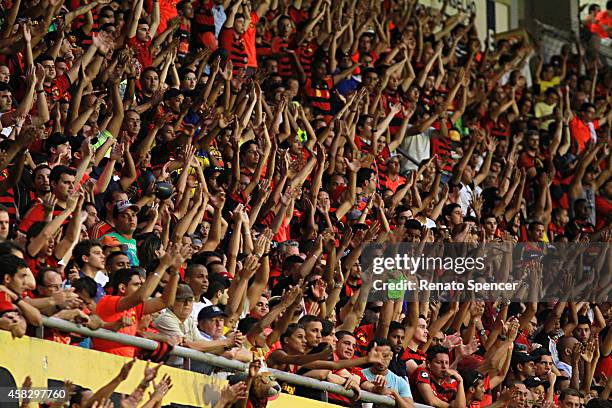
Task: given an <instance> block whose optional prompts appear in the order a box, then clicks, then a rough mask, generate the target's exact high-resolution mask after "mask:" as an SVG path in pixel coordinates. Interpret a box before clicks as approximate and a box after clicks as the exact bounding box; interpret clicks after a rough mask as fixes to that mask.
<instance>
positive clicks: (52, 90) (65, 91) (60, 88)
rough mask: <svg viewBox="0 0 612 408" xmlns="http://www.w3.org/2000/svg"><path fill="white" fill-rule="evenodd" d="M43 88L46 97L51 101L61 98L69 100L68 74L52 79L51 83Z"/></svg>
mask: <svg viewBox="0 0 612 408" xmlns="http://www.w3.org/2000/svg"><path fill="white" fill-rule="evenodd" d="M44 88H45V93H46V94H47V97H48V98H49V99H50V100H51V101H53V102H57V101H59V100H62V99H63V100H66V101H70V93H69V91H70V78H68V74H64V75H62V76H60V77H57V78H55V79H53V80H52V81H51V85H49V86H45V87H44Z"/></svg>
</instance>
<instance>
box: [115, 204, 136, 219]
mask: <svg viewBox="0 0 612 408" xmlns="http://www.w3.org/2000/svg"><path fill="white" fill-rule="evenodd" d="M127 210H132V211H134V212H135V213H137V212H138V211H140V208H138V206H137V205H136V204H132V203H130V202H129V201H119V202H117V203H116V204H115V206H114V207H113V217H115V218H117V216H118V215H119V214H122V213H124V212H126V211H127Z"/></svg>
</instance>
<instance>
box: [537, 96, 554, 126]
mask: <svg viewBox="0 0 612 408" xmlns="http://www.w3.org/2000/svg"><path fill="white" fill-rule="evenodd" d="M556 106H557V104H552V105H548V104H547V103H546V102H538V103H536V106H535V108H534V110H535V116H536V118H541V117H543V116H548V115H552V114H553V113H554V111H555V107H556ZM554 121H555V120H554V119H549V120H546V121H544V122H542V123H541V124H540V129H543V130H548V126H550V124H551V123H553V122H554Z"/></svg>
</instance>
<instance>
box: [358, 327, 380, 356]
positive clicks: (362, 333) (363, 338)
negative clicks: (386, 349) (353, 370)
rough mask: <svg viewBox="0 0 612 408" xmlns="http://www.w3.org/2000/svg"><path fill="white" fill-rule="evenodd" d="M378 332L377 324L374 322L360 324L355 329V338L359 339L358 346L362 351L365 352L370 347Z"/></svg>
mask: <svg viewBox="0 0 612 408" xmlns="http://www.w3.org/2000/svg"><path fill="white" fill-rule="evenodd" d="M375 332H376V326H375V325H374V324H373V323H372V324H366V325H364V326H359V327H358V328H357V329H356V330H355V333H354V334H355V340H357V347H358V349H359V350H360V351H361V353H365V350H367V348H368V344H370V342H371V341H372V340H374V333H375Z"/></svg>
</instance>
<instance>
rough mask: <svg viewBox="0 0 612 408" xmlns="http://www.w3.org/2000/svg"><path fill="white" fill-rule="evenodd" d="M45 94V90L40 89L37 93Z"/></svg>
mask: <svg viewBox="0 0 612 408" xmlns="http://www.w3.org/2000/svg"><path fill="white" fill-rule="evenodd" d="M43 92H45V90H44V89H39V90H37V91H36V93H43Z"/></svg>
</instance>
